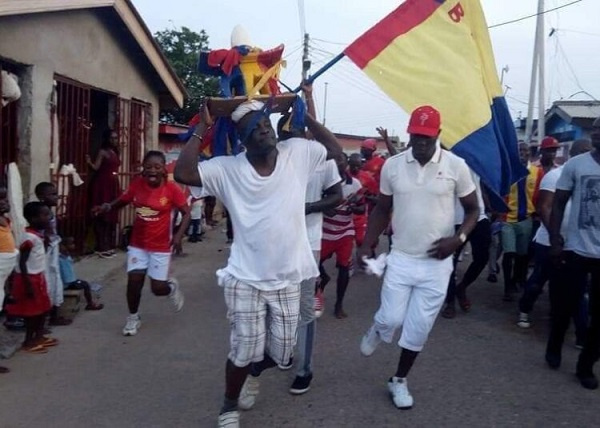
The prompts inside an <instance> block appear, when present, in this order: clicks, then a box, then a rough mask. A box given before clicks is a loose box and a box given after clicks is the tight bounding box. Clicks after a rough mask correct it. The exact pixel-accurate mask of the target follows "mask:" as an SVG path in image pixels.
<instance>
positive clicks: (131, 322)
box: [123, 315, 142, 336]
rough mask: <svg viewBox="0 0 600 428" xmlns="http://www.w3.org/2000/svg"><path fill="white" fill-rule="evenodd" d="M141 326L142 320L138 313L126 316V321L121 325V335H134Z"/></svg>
mask: <svg viewBox="0 0 600 428" xmlns="http://www.w3.org/2000/svg"><path fill="white" fill-rule="evenodd" d="M141 326H142V320H141V319H140V316H139V315H129V316H127V323H126V324H125V327H123V336H135V335H136V334H137V332H138V330H139V329H140V327H141Z"/></svg>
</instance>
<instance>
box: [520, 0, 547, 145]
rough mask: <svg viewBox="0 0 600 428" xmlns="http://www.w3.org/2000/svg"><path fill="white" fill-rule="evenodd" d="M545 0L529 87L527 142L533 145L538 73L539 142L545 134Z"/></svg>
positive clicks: (541, 1)
mask: <svg viewBox="0 0 600 428" xmlns="http://www.w3.org/2000/svg"><path fill="white" fill-rule="evenodd" d="M543 13H544V0H538V15H537V24H536V32H535V44H534V47H533V64H532V66H531V82H530V86H529V104H528V107H527V122H526V125H525V140H526V141H527V142H528V143H531V140H532V138H533V106H534V104H535V89H536V86H538V85H537V76H538V71H539V73H540V82H539V86H538V91H539V94H538V104H539V106H538V107H539V111H538V140H539V141H541V139H542V138H543V134H544V133H545V126H544V119H545V118H544V113H545V108H544V66H545V61H544V15H543Z"/></svg>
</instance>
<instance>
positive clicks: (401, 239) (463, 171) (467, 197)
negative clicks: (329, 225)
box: [359, 106, 479, 409]
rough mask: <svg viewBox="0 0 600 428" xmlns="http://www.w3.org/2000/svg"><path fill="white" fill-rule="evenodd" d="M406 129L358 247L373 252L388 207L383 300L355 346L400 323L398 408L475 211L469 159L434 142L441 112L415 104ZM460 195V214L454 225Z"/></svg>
mask: <svg viewBox="0 0 600 428" xmlns="http://www.w3.org/2000/svg"><path fill="white" fill-rule="evenodd" d="M407 131H408V133H409V134H410V142H409V144H410V147H411V148H410V150H408V151H406V152H404V153H401V154H399V155H396V156H393V157H391V158H390V159H388V160H387V161H386V163H385V165H384V167H383V170H382V173H381V185H380V194H379V199H378V201H377V205H376V206H375V210H374V211H373V213H372V214H371V215H370V216H369V225H368V229H367V235H366V237H365V240H364V242H363V244H362V246H361V249H360V252H359V255H360V256H365V257H366V256H369V255H370V248H371V245H372V244H373V243H374V242H375V240H376V239H377V237H378V236H379V235H380V234H381V232H383V230H384V229H385V227H386V226H387V224H388V222H389V218H390V215H391V216H392V228H393V230H394V235H393V237H392V251H391V252H390V254H389V256H388V259H387V270H386V273H385V277H384V281H383V286H382V289H381V306H380V307H379V310H378V311H377V313H376V314H375V318H374V321H375V322H374V324H373V325H372V326H371V328H370V329H369V330H368V332H367V333H366V334H365V336H364V337H363V339H362V341H361V345H360V350H361V352H362V354H363V355H365V356H369V355H371V354H372V353H373V352H374V351H375V348H376V347H377V345H379V343H380V342H381V341H385V342H387V343H391V341H392V339H393V337H394V333H395V332H396V330H398V329H399V328H400V327H402V335H401V336H400V341H399V342H398V345H399V346H400V348H401V350H402V351H401V354H400V360H399V362H398V368H397V370H396V373H395V375H394V376H392V377H391V378H390V379H389V381H388V389H389V391H390V394H391V396H392V400H393V402H394V404H395V405H396V407H398V408H400V409H409V408H411V407H412V405H413V397H412V396H411V395H410V392H409V391H408V386H407V382H406V377H407V375H408V372H409V371H410V369H411V367H412V365H413V363H414V361H415V359H416V358H417V356H418V354H419V352H420V351H421V350H422V349H423V346H424V344H425V342H426V341H427V337H428V335H429V332H430V331H431V328H432V327H433V324H434V322H435V318H436V317H437V315H438V313H439V311H440V309H441V307H442V305H443V303H444V298H445V296H446V290H447V287H448V280H449V278H450V274H451V272H452V257H451V256H452V254H453V253H454V252H455V251H456V250H457V249H458V248H459V247H460V246H461V244H463V243H464V242H465V241H466V240H467V236H468V234H469V233H470V232H471V231H472V230H473V228H474V227H475V224H476V223H477V218H478V216H479V207H478V203H477V196H476V194H475V185H474V183H473V180H472V179H471V175H470V172H469V168H468V167H467V164H466V163H465V162H464V160H462V159H460V158H459V157H457V156H456V155H454V154H452V153H450V152H448V151H445V150H442V149H441V147H440V145H439V144H438V143H437V139H438V136H439V134H440V131H441V128H440V114H439V112H438V111H437V110H436V109H434V108H433V107H430V106H422V107H419V108H417V109H416V110H415V111H413V112H412V115H411V118H410V121H409V125H408V130H407ZM457 197H458V198H459V200H460V203H461V205H462V206H463V208H464V211H465V215H464V220H463V224H462V225H461V226H460V227H459V228H458V230H457V231H456V233H455V228H454V203H455V199H456V198H457ZM392 208H393V209H392ZM361 258H362V257H361Z"/></svg>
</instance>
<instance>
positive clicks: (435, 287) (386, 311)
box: [375, 251, 452, 352]
mask: <svg viewBox="0 0 600 428" xmlns="http://www.w3.org/2000/svg"><path fill="white" fill-rule="evenodd" d="M451 273H452V257H448V258H447V259H445V260H437V259H433V258H422V259H419V258H414V257H409V256H406V255H404V254H401V253H398V252H395V251H392V252H391V253H390V255H389V256H388V258H387V269H386V272H385V278H384V280H383V286H382V287H381V306H380V307H379V310H378V311H377V313H376V314H375V329H376V330H377V332H378V333H379V336H380V337H381V339H382V340H383V341H384V342H387V343H391V341H392V340H393V338H394V334H395V332H396V331H397V330H398V329H399V328H400V327H402V334H401V336H400V341H399V342H398V345H399V346H400V347H402V348H404V349H408V350H410V351H415V352H419V351H421V350H422V349H423V346H424V345H425V342H426V341H427V337H428V336H429V332H430V331H431V329H432V328H433V324H434V322H435V319H436V317H437V315H438V313H439V312H440V309H441V308H442V305H443V304H444V299H445V298H446V292H447V290H448V281H449V279H450V274H451Z"/></svg>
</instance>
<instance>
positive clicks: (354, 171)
mask: <svg viewBox="0 0 600 428" xmlns="http://www.w3.org/2000/svg"><path fill="white" fill-rule="evenodd" d="M361 168H362V160H361V158H360V155H359V154H358V153H354V154H352V155H350V158H349V159H348V172H349V173H350V175H351V176H352V177H353V178H356V179H357V180H358V181H359V182H360V184H361V186H362V188H363V191H364V195H365V200H366V202H367V211H366V212H364V213H362V214H354V228H355V230H356V246H357V247H360V246H361V245H362V241H363V239H364V237H365V233H366V232H367V220H368V213H369V212H371V211H372V210H373V208H374V207H375V202H376V201H377V195H378V194H379V186H378V185H377V182H376V181H375V179H374V178H373V176H372V175H371V174H369V173H368V172H366V171H363V170H362V169H361Z"/></svg>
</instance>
